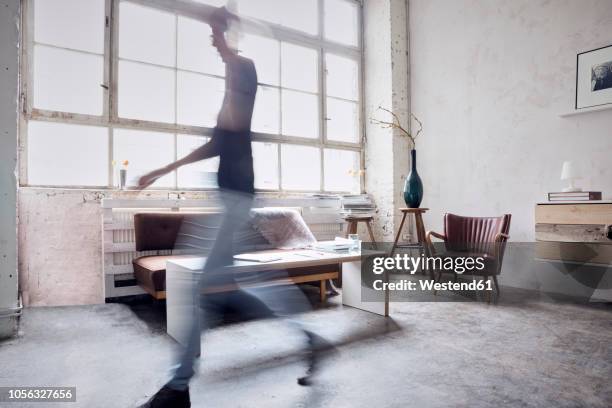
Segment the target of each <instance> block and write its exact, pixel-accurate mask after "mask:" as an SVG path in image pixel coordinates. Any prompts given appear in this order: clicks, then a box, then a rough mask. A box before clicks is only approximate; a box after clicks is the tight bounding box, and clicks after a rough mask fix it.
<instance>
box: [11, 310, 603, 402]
mask: <svg viewBox="0 0 612 408" xmlns="http://www.w3.org/2000/svg"><path fill="white" fill-rule="evenodd" d="M502 300H503V298H502ZM163 310H164V309H163V304H150V303H146V302H145V303H140V304H138V303H136V304H132V305H126V304H106V305H98V306H81V307H59V308H34V309H27V310H25V313H24V316H23V318H22V325H21V334H20V336H19V337H18V338H15V339H12V340H9V341H5V342H0V386H26V385H29V386H33V385H47V386H76V387H77V403H75V404H44V403H30V404H15V403H11V404H6V406H10V407H13V406H14V407H26V406H31V407H34V408H36V407H43V406H45V405H49V406H56V407H57V406H71V407H72V406H74V407H87V408H96V407H104V408H109V407H110V408H114V407H134V406H136V405H137V404H138V403H140V402H142V401H144V400H146V398H147V397H148V396H149V395H151V393H153V392H155V391H156V390H157V389H158V387H160V386H161V385H162V384H163V383H164V382H165V381H166V380H167V375H168V366H169V364H170V362H171V356H172V352H171V350H172V348H173V347H174V343H173V341H172V340H171V339H170V338H169V337H167V336H166V335H165V334H164V324H165V323H164V313H163ZM391 315H392V319H384V318H382V317H380V316H377V315H373V314H370V313H367V312H363V311H360V310H356V309H351V308H348V307H342V306H341V305H340V304H339V299H338V298H334V299H331V301H330V303H329V305H328V306H327V307H325V308H318V309H317V310H314V311H312V312H309V313H307V314H306V315H305V316H304V319H305V320H306V321H307V322H308V323H312V324H314V325H317V326H318V331H319V332H320V333H321V334H322V335H324V336H325V337H327V338H328V339H330V340H332V341H334V342H336V343H338V345H339V353H337V354H336V355H334V356H333V357H331V358H330V359H329V360H328V361H327V362H326V364H325V367H324V370H323V372H322V374H321V377H320V384H319V385H318V386H315V387H311V388H303V387H300V386H298V385H297V384H296V378H297V377H298V376H301V375H303V373H304V363H303V362H302V360H301V357H300V353H299V350H300V340H301V338H300V336H299V335H298V334H297V333H295V332H293V331H291V330H290V329H289V328H288V327H287V326H285V325H284V324H282V322H280V321H271V320H260V321H255V320H252V321H242V322H234V323H232V324H227V325H224V326H221V327H219V328H216V329H214V330H212V331H211V332H209V333H208V334H207V335H206V336H205V342H204V348H205V349H204V353H205V358H204V359H203V360H201V361H202V363H201V369H200V371H201V374H200V375H199V376H198V377H196V378H195V379H194V381H193V382H192V385H191V393H192V402H193V406H194V407H214V408H222V407H245V408H247V407H248V408H253V407H266V408H274V407H279V408H287V407H339V408H353V407H364V408H372V407H377V408H378V407H384V408H394V407H397V408H400V407H401V408H404V407H419V408H426V407H500V406H504V407H506V406H507V407H589V408H594V407H602V408H603V407H606V408H609V407H610V406H612V306H610V305H603V306H598V307H592V306H581V305H575V304H559V303H554V302H545V301H534V302H514V303H504V302H501V303H500V304H498V305H488V304H486V303H474V302H469V303H414V302H413V303H394V304H392V306H391Z"/></svg>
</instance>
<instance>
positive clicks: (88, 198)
mask: <svg viewBox="0 0 612 408" xmlns="http://www.w3.org/2000/svg"><path fill="white" fill-rule="evenodd" d="M101 197H102V194H100V193H96V192H92V191H77V190H73V191H70V190H64V191H62V190H52V189H30V188H27V189H23V188H22V189H20V192H19V212H20V214H21V217H20V223H19V270H20V287H21V291H22V294H23V299H24V303H25V304H27V305H40V306H42V305H76V304H91V303H103V302H104V299H103V298H102V254H101V251H102V237H101V235H102V233H101V226H102V224H101V223H102V221H101V219H102V218H101V217H102V211H101V208H100V199H101Z"/></svg>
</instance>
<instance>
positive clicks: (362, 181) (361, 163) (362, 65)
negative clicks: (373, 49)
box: [357, 1, 408, 193]
mask: <svg viewBox="0 0 612 408" xmlns="http://www.w3.org/2000/svg"><path fill="white" fill-rule="evenodd" d="M406 7H408V5H406ZM357 19H358V24H359V25H358V27H357V28H358V30H359V60H358V63H357V69H358V77H357V78H358V81H359V121H360V123H361V126H360V127H359V129H360V131H361V134H360V135H359V147H360V152H359V191H360V192H361V193H365V192H366V191H365V149H364V146H365V138H366V120H365V115H366V107H365V82H364V80H365V74H364V70H365V52H364V43H365V38H364V31H365V29H364V25H363V2H362V1H359V4H358V6H357ZM362 171H363V174H362Z"/></svg>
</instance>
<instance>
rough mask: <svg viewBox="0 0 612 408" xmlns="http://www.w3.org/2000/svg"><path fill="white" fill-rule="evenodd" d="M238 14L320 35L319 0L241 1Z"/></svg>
mask: <svg viewBox="0 0 612 408" xmlns="http://www.w3.org/2000/svg"><path fill="white" fill-rule="evenodd" d="M238 12H239V13H240V14H244V15H246V16H249V17H252V18H256V19H259V20H263V21H267V22H270V23H274V24H280V25H283V26H285V27H289V28H292V29H294V30H299V31H303V32H306V33H308V34H312V35H314V34H317V33H318V15H317V14H318V13H317V0H239V9H238Z"/></svg>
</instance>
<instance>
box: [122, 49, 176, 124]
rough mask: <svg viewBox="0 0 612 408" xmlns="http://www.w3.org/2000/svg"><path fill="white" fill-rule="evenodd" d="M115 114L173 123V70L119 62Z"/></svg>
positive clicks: (123, 116)
mask: <svg viewBox="0 0 612 408" xmlns="http://www.w3.org/2000/svg"><path fill="white" fill-rule="evenodd" d="M119 116H120V117H122V118H130V119H140V120H150V121H155V122H167V123H174V71H173V70H172V69H169V68H160V67H155V66H151V65H146V64H141V63H137V62H129V61H119Z"/></svg>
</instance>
